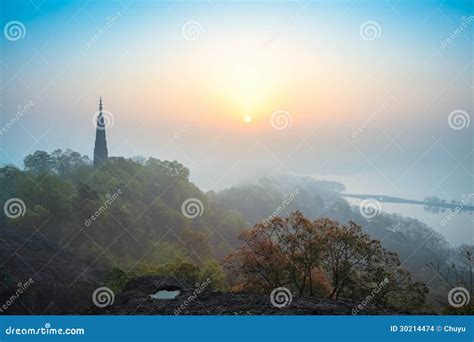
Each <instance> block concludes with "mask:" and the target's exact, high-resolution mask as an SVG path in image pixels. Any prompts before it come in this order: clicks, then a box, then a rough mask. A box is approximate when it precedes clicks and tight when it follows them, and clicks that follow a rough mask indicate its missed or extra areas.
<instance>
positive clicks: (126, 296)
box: [84, 276, 419, 315]
mask: <svg viewBox="0 0 474 342" xmlns="http://www.w3.org/2000/svg"><path fill="white" fill-rule="evenodd" d="M177 291H179V294H178V295H177V296H176V297H175V298H172V299H155V298H152V296H151V295H154V294H156V293H158V292H162V293H164V294H170V293H171V294H172V293H174V294H175V293H177ZM284 302H285V301H283V302H282V303H281V304H283V303H284ZM358 304H360V303H358V302H357V303H356V302H354V301H348V300H337V301H333V300H328V299H322V300H318V299H314V298H299V297H296V298H293V299H292V301H291V303H289V304H288V305H286V306H283V307H276V306H274V305H272V303H271V301H270V296H259V295H252V294H246V293H223V292H218V291H213V290H211V289H210V288H206V287H203V284H201V285H200V284H196V285H195V286H187V285H185V284H183V283H182V282H180V281H178V280H177V279H174V278H166V277H160V276H147V277H140V278H137V279H134V280H131V281H130V282H128V283H127V284H126V286H125V287H124V289H123V291H122V292H121V293H119V294H118V295H116V296H115V298H114V302H113V304H111V305H108V306H106V307H103V308H100V307H97V306H94V307H91V308H90V309H89V310H86V311H85V312H84V314H89V315H352V314H354V313H353V309H354V308H356V307H357V305H358ZM358 314H362V315H397V314H398V315H406V314H413V312H411V311H407V310H397V309H386V308H380V307H375V306H370V305H369V306H365V307H364V309H363V310H361V311H360V312H359V313H358ZM418 314H419V313H418Z"/></svg>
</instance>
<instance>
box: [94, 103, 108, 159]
mask: <svg viewBox="0 0 474 342" xmlns="http://www.w3.org/2000/svg"><path fill="white" fill-rule="evenodd" d="M107 158H108V150H107V139H106V136H105V122H104V116H103V115H102V96H101V97H100V98H99V115H98V116H97V125H96V131H95V146H94V167H98V166H100V165H102V164H103V163H104V162H105V161H106V160H107Z"/></svg>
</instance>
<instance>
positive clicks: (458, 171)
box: [0, 0, 474, 200]
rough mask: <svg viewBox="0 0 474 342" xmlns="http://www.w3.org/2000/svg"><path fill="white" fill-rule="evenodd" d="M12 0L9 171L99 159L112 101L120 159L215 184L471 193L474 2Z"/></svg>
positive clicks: (0, 153) (5, 148) (7, 28)
mask: <svg viewBox="0 0 474 342" xmlns="http://www.w3.org/2000/svg"><path fill="white" fill-rule="evenodd" d="M0 6H1V11H0V12H1V13H0V18H1V25H2V27H3V35H2V36H1V37H0V38H1V47H0V68H1V69H0V72H1V74H0V79H1V105H0V113H1V114H0V129H1V131H0V164H3V165H5V164H15V165H17V166H22V161H23V159H24V157H25V156H27V155H28V154H30V153H33V152H34V151H36V150H45V151H53V150H54V149H57V148H61V149H63V150H65V149H67V148H69V149H72V150H75V151H78V152H80V153H82V154H87V155H89V156H92V151H93V145H94V135H95V131H94V130H95V127H94V125H93V122H94V115H96V113H97V110H98V101H99V96H102V98H103V102H104V109H105V110H106V111H107V115H108V117H109V118H110V119H111V120H110V122H111V125H110V127H108V129H107V139H108V147H109V155H112V156H126V157H131V156H135V155H142V156H145V157H150V156H153V157H155V158H159V159H166V160H178V161H180V162H181V163H183V164H184V165H186V166H188V167H189V168H190V171H191V180H192V181H194V182H195V183H196V184H197V185H198V186H200V187H201V188H202V189H204V190H208V189H222V188H225V187H227V186H229V185H231V184H237V183H238V182H240V181H243V180H245V179H249V178H252V177H256V176H259V175H264V174H266V175H268V174H270V175H271V174H275V173H291V174H297V175H314V176H317V177H319V178H323V179H328V180H341V181H344V182H345V183H346V185H347V186H348V190H357V191H363V190H365V192H366V193H383V194H385V195H391V196H401V197H406V198H413V199H422V198H424V197H425V196H428V195H438V196H440V197H442V198H446V199H448V200H450V199H451V198H455V199H461V196H462V195H463V194H468V193H471V192H472V191H473V178H472V176H473V167H472V166H473V164H474V163H473V161H474V159H473V155H472V147H473V144H472V142H473V140H472V139H473V138H472V137H473V134H472V133H473V131H472V128H473V125H474V124H471V123H470V119H471V117H472V113H473V97H472V96H473V84H472V76H473V32H474V31H473V26H474V17H473V16H474V10H473V8H472V3H470V2H469V1H405V0H400V1H238V2H236V1H226V2H222V1H214V0H210V1H200V2H198V1H128V0H122V1H58V0H52V1H41V0H31V1H28V0H27V1H23V0H20V1H12V0H6V1H2V3H1V5H0ZM15 29H16V30H15ZM112 123H113V124H112Z"/></svg>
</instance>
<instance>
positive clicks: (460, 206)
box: [341, 194, 474, 211]
mask: <svg viewBox="0 0 474 342" xmlns="http://www.w3.org/2000/svg"><path fill="white" fill-rule="evenodd" d="M341 196H342V197H347V198H357V199H361V200H365V199H375V200H377V201H378V202H381V203H401V204H419V205H424V206H426V207H434V208H447V209H452V210H467V211H474V206H472V205H468V203H463V202H459V203H446V202H441V201H440V202H435V201H433V202H430V201H417V200H410V199H405V198H401V197H393V196H385V195H365V194H364V195H358V194H341Z"/></svg>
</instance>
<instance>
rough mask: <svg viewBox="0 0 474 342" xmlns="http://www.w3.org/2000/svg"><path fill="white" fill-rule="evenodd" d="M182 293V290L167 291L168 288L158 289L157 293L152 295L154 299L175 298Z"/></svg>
mask: <svg viewBox="0 0 474 342" xmlns="http://www.w3.org/2000/svg"><path fill="white" fill-rule="evenodd" d="M180 293H181V291H180V290H176V291H167V290H161V291H158V292H157V293H154V294H151V295H150V297H151V298H152V299H175V298H176V297H177V296H179V294H180Z"/></svg>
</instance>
